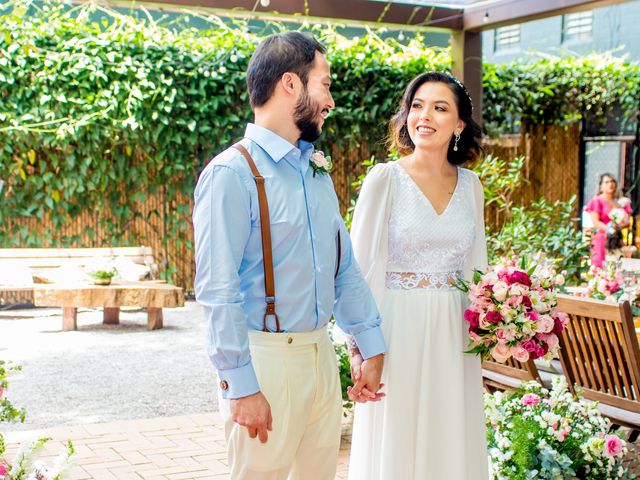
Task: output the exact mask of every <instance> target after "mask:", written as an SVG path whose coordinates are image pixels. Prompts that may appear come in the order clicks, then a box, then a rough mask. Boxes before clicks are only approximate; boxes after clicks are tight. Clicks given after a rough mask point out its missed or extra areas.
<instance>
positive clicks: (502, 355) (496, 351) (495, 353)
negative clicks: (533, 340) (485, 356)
mask: <svg viewBox="0 0 640 480" xmlns="http://www.w3.org/2000/svg"><path fill="white" fill-rule="evenodd" d="M491 356H492V357H493V358H494V359H495V360H496V362H500V363H504V362H506V361H507V359H508V358H509V357H510V356H511V350H509V347H508V346H507V344H506V343H503V342H498V344H497V345H496V346H495V347H493V348H492V349H491Z"/></svg>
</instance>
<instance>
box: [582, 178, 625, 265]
mask: <svg viewBox="0 0 640 480" xmlns="http://www.w3.org/2000/svg"><path fill="white" fill-rule="evenodd" d="M619 200H620V194H619V192H618V182H617V181H616V179H615V178H614V177H613V175H611V174H608V173H604V174H602V175H601V176H600V182H599V183H598V193H597V194H596V196H595V197H593V198H592V199H591V200H589V203H588V204H587V206H586V207H585V211H587V212H589V213H590V214H591V220H592V221H593V234H592V235H591V264H592V265H595V266H596V267H598V268H602V266H603V262H604V260H605V257H606V250H607V245H606V244H607V227H608V225H609V224H610V223H612V220H611V218H610V217H609V214H610V213H611V210H613V209H614V208H622V209H624V211H625V212H627V214H631V205H630V204H629V203H625V204H621V202H620V201H619ZM628 225H629V222H628V220H627V221H626V222H623V223H622V224H621V225H618V226H619V227H626V226H628Z"/></svg>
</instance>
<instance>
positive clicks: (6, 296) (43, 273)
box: [0, 247, 157, 305]
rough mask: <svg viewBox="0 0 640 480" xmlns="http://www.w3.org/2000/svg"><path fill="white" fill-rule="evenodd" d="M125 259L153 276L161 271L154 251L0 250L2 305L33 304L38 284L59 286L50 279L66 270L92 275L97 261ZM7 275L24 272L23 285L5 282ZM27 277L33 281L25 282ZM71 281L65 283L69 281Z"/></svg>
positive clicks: (132, 249) (87, 249)
mask: <svg viewBox="0 0 640 480" xmlns="http://www.w3.org/2000/svg"><path fill="white" fill-rule="evenodd" d="M113 258H124V259H126V260H129V261H131V262H133V263H134V264H137V265H144V266H145V267H146V268H148V270H149V271H150V272H151V274H152V275H151V278H153V274H154V273H155V271H156V270H157V266H156V265H155V263H154V258H153V252H152V250H151V248H150V247H113V248H0V305H6V304H17V303H33V300H34V298H33V287H34V284H37V283H42V282H44V283H55V281H53V282H52V281H51V280H48V278H49V277H56V275H57V276H60V272H61V271H62V269H63V267H74V268H77V269H80V270H85V271H89V270H90V269H91V268H92V265H93V264H95V262H96V260H100V261H107V260H110V259H113ZM3 271H4V272H20V273H22V275H20V277H21V278H20V281H19V282H18V281H16V279H15V278H11V279H10V281H9V282H7V281H6V280H5V281H4V282H3V281H2V279H3V278H4V277H6V276H9V275H11V274H9V275H7V274H5V275H2V273H3ZM25 275H27V276H29V281H28V282H25V281H24V278H22V277H24V276H25ZM68 280H69V279H63V281H68Z"/></svg>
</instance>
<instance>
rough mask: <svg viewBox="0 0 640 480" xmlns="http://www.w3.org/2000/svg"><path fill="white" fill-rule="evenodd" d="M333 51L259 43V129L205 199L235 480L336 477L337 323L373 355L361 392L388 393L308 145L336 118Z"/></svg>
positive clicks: (226, 163)
mask: <svg viewBox="0 0 640 480" xmlns="http://www.w3.org/2000/svg"><path fill="white" fill-rule="evenodd" d="M324 53H325V50H324V47H323V46H322V45H321V44H320V43H318V42H317V41H316V40H315V39H314V38H313V37H311V36H309V35H305V34H302V33H298V32H287V33H281V34H277V35H273V36H271V37H269V38H267V39H265V40H263V41H262V42H261V43H260V45H259V46H258V48H257V49H256V51H255V53H254V54H253V56H252V58H251V60H250V62H249V67H248V70H247V86H248V90H249V98H250V102H251V107H252V109H253V112H254V114H255V123H249V124H248V125H247V127H246V130H245V136H244V139H243V140H241V141H240V142H239V143H238V144H236V145H234V146H232V147H231V148H228V149H227V150H225V151H224V152H222V153H221V154H219V155H218V156H217V157H215V158H214V159H213V160H212V161H211V162H210V163H209V165H208V166H207V167H206V168H205V169H204V171H203V172H202V174H201V175H200V178H199V180H198V185H197V187H196V191H195V208H194V211H193V224H194V232H195V249H196V267H197V268H196V271H197V273H196V278H195V290H196V297H197V300H198V302H199V303H200V304H201V305H202V306H203V307H204V311H205V315H206V319H207V323H208V342H209V347H208V353H209V356H210V358H211V361H212V362H213V364H214V366H215V368H216V369H217V371H218V378H219V381H220V383H219V387H220V388H219V394H220V397H221V399H220V411H221V414H222V417H223V419H224V421H225V433H226V439H227V450H228V455H229V465H230V468H231V476H232V478H233V479H251V480H262V479H273V480H276V479H286V478H289V479H305V480H314V479H318V480H325V479H326V480H329V479H333V478H334V476H335V471H336V464H337V457H338V448H339V442H340V418H341V410H342V402H341V393H340V380H339V376H338V366H337V362H336V356H335V353H334V350H333V346H332V343H331V341H330V339H329V337H328V335H327V328H326V327H327V323H328V322H329V319H330V318H331V315H332V314H333V315H334V316H335V318H336V321H337V323H338V325H339V326H340V327H341V328H342V329H343V330H345V331H346V332H347V333H349V334H351V335H353V336H354V338H355V340H356V343H357V344H358V347H359V349H360V350H361V352H362V353H363V357H364V358H365V361H364V363H363V365H362V369H361V376H360V378H359V380H358V381H357V382H356V384H355V385H354V387H353V391H352V394H354V395H364V396H365V397H366V398H369V399H371V400H377V399H379V398H380V397H381V396H382V394H380V393H378V390H379V388H380V375H381V371H382V363H383V353H384V352H385V346H384V340H383V338H382V334H381V331H380V326H379V325H380V318H379V315H378V311H377V309H376V306H375V302H374V300H373V297H372V295H371V293H370V291H369V289H368V287H367V286H366V284H365V281H364V279H363V278H362V275H361V273H360V270H359V268H358V266H357V264H356V262H355V259H354V257H353V252H352V250H351V242H350V240H349V235H348V233H347V230H346V228H345V226H344V223H343V221H342V218H341V216H340V212H339V209H338V200H337V197H336V194H335V191H334V189H333V184H332V182H331V177H330V176H329V174H328V172H327V171H326V168H323V166H324V167H326V164H325V163H324V162H323V158H322V157H321V156H320V155H319V154H317V153H316V154H314V152H313V145H312V144H311V142H313V141H315V140H316V139H317V138H318V137H319V136H320V134H321V131H322V126H323V124H324V121H325V118H326V116H327V115H328V114H329V112H330V111H331V110H332V109H333V108H334V107H335V105H334V102H333V98H332V96H331V93H330V87H331V74H330V70H329V64H328V63H327V60H326V58H325V56H324ZM256 437H257V439H256Z"/></svg>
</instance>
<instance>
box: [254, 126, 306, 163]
mask: <svg viewBox="0 0 640 480" xmlns="http://www.w3.org/2000/svg"><path fill="white" fill-rule="evenodd" d="M244 136H245V137H247V138H248V139H250V140H252V141H254V142H255V143H257V144H258V145H259V146H260V148H262V149H263V150H264V151H265V152H266V153H267V155H269V156H270V157H271V158H272V159H273V161H274V162H276V163H278V162H279V161H280V160H282V159H283V158H285V157H286V156H287V155H289V153H291V152H292V151H293V150H298V151H299V152H300V160H301V161H300V164H301V167H302V169H303V170H306V168H307V167H308V166H309V158H311V154H312V153H313V144H311V143H309V142H305V141H304V140H298V145H299V146H298V147H296V146H294V145H291V144H290V143H289V142H288V141H286V140H285V139H284V138H282V137H281V136H280V135H278V134H277V133H274V132H272V131H271V130H268V129H266V128H264V127H261V126H259V125H256V124H255V123H248V124H247V128H246V129H245V132H244Z"/></svg>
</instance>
